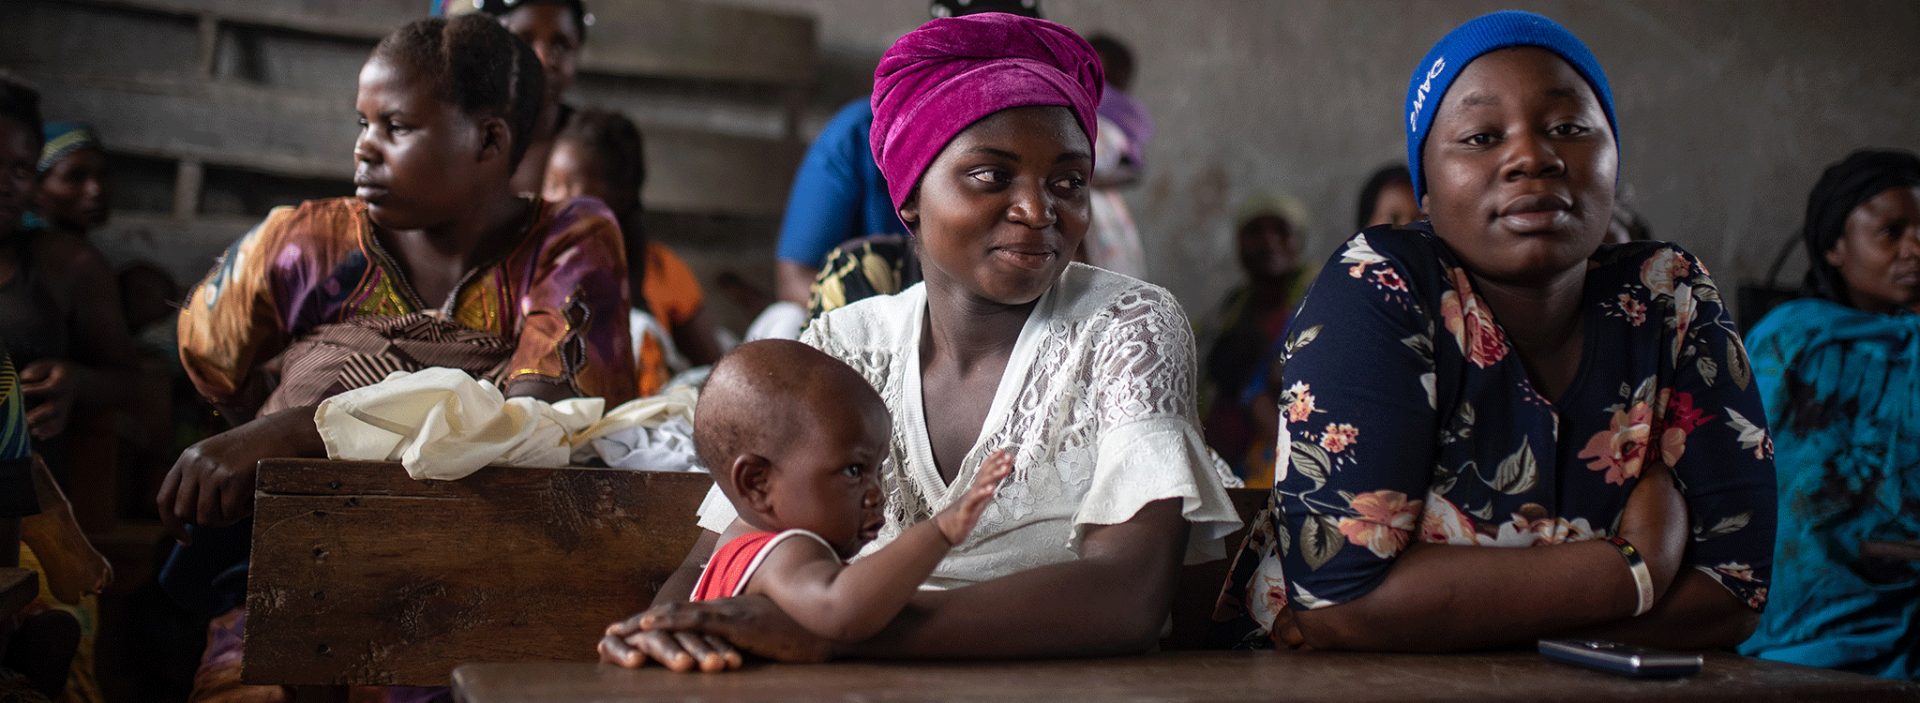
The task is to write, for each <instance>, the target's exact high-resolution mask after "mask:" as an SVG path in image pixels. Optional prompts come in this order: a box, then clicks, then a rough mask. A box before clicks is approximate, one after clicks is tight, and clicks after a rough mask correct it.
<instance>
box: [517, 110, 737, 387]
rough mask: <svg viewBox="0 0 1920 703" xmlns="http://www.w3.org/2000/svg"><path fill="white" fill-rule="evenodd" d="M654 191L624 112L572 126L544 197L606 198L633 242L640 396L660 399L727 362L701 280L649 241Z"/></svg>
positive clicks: (630, 270) (629, 247)
mask: <svg viewBox="0 0 1920 703" xmlns="http://www.w3.org/2000/svg"><path fill="white" fill-rule="evenodd" d="M646 184H647V163H646V142H645V140H644V138H643V137H642V136H641V134H640V129H639V128H638V127H636V126H634V124H633V122H632V121H631V120H628V119H627V118H626V117H625V116H623V115H621V114H620V113H617V112H609V111H606V110H596V109H589V110H583V111H581V112H579V113H577V114H575V115H574V116H573V119H572V120H570V121H568V123H567V128H566V129H564V130H561V132H560V136H559V138H558V139H557V140H556V141H555V142H554V145H553V155H552V156H551V157H549V158H548V159H547V175H546V185H545V191H544V195H545V197H546V199H548V200H551V201H554V202H565V201H566V200H568V199H570V198H576V197H580V196H587V197H593V198H599V199H600V200H601V202H604V203H606V204H607V207H608V208H611V209H612V210H613V215H614V217H616V218H618V219H619V220H620V232H621V234H622V235H624V237H625V239H626V252H627V290H628V292H630V293H631V294H632V296H633V314H632V316H631V319H630V320H629V328H630V329H629V331H630V332H631V333H632V334H633V338H634V348H635V350H636V352H635V360H636V361H637V363H638V366H637V371H638V373H637V374H636V375H637V376H638V377H639V380H640V386H639V391H640V395H653V394H654V393H656V392H658V391H659V390H660V387H661V386H664V385H666V382H667V380H668V379H669V378H671V377H672V375H673V374H675V373H678V372H681V371H685V370H687V369H688V368H691V367H694V366H706V365H708V364H711V363H713V362H715V361H718V360H719V359H720V340H719V338H718V337H717V336H715V333H714V327H713V322H712V321H710V320H709V319H708V318H707V311H706V305H705V300H704V296H703V294H702V292H701V290H700V279H699V278H697V277H695V276H694V275H693V269H691V268H688V267H687V262H685V261H682V260H681V259H680V255H678V254H675V253H673V249H671V248H668V247H667V245H665V244H662V243H660V242H657V241H654V240H653V239H652V238H651V237H648V236H647V231H646V227H645V224H644V223H642V222H641V220H640V216H641V215H642V214H643V213H644V211H645V207H643V206H642V204H641V201H640V189H641V188H642V187H644V186H645V185H646Z"/></svg>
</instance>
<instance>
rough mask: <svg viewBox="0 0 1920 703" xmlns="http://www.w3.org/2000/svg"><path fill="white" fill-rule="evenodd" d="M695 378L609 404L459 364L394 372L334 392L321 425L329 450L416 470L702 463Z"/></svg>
mask: <svg viewBox="0 0 1920 703" xmlns="http://www.w3.org/2000/svg"><path fill="white" fill-rule="evenodd" d="M696 397H697V392H696V391H695V390H694V389H693V388H692V387H690V386H679V387H675V388H671V389H668V390H667V391H666V392H664V393H661V394H660V395H655V396H650V397H647V398H640V399H637V400H634V401H631V402H628V403H626V404H623V405H621V406H620V407H617V408H614V409H613V411H612V412H603V410H604V409H605V403H606V401H604V400H602V399H600V398H570V399H567V400H562V401H560V402H557V403H547V402H545V401H541V400H536V399H533V398H507V397H505V396H503V395H502V394H501V392H500V389H499V388H497V387H495V386H494V385H493V384H492V383H488V382H486V381H479V380H475V379H474V378H473V377H471V376H468V375H467V374H466V373H464V372H462V371H459V370H457V369H447V368H430V369H425V370H422V371H419V372H416V373H407V372H404V371H402V372H395V373H394V374H393V375H391V376H388V377H387V378H386V380H384V381H381V382H379V383H376V384H373V385H371V386H365V387H362V388H357V389H354V390H351V391H347V392H345V393H341V394H339V395H336V396H333V397H332V398H328V399H327V400H325V401H322V402H321V403H320V406H319V408H318V409H317V410H315V411H314V416H313V419H314V425H315V426H316V428H317V429H318V430H319V432H320V439H321V440H322V441H324V442H325V443H326V447H327V457H328V458H330V459H352V460H363V461H398V462H400V463H401V464H402V465H403V466H405V467H406V469H407V474H408V475H409V476H412V477H413V478H416V479H442V480H452V479H458V478H462V477H464V476H466V475H468V474H471V473H473V472H474V471H476V470H478V469H479V468H480V467H482V466H486V465H488V464H502V465H507V466H535V467H560V466H568V465H572V464H579V463H584V462H586V461H588V460H590V459H592V458H594V457H595V456H598V457H600V458H601V460H603V461H606V462H607V464H608V465H609V466H614V467H618V468H638V469H653V470H668V471H684V470H689V469H693V470H697V464H696V462H695V461H694V458H693V439H692V434H693V433H692V417H693V404H694V400H695V399H696Z"/></svg>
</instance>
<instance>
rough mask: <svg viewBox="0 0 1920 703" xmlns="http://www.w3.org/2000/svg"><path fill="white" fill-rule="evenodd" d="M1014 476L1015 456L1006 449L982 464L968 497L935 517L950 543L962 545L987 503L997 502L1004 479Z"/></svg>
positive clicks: (963, 497)
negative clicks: (995, 498) (994, 495)
mask: <svg viewBox="0 0 1920 703" xmlns="http://www.w3.org/2000/svg"><path fill="white" fill-rule="evenodd" d="M1012 473H1013V454H1012V453H1011V452H1008V451H1007V450H1005V449H1002V450H999V451H996V452H994V453H993V455H992V456H989V457H987V460H986V461H984V462H981V464H980V472H979V473H978V474H976V475H975V476H974V477H973V485H971V486H968V487H967V493H966V495H963V496H960V500H958V501H956V502H954V504H953V505H950V506H948V507H947V509H946V510H942V511H940V513H939V514H938V515H934V516H933V522H934V524H935V525H938V526H939V527H940V534H941V536H943V537H946V538H947V544H950V545H955V546H958V545H959V544H960V543H961V542H963V541H965V540H966V539H967V535H968V534H969V533H971V532H973V525H974V523H977V522H979V521H980V514H981V513H983V512H986V510H987V504H988V503H991V502H993V492H994V490H996V489H998V488H999V487H1000V480H1001V479H1004V478H1006V477H1007V476H1008V475H1010V474H1012Z"/></svg>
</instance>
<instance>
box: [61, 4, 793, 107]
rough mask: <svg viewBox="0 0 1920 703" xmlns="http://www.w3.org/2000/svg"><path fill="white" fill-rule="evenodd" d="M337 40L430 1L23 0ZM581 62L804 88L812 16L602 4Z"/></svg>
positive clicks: (372, 35)
mask: <svg viewBox="0 0 1920 703" xmlns="http://www.w3.org/2000/svg"><path fill="white" fill-rule="evenodd" d="M25 1H26V2H32V3H40V4H64V5H70V6H81V7H88V8H94V9H102V10H112V11H121V12H131V13H139V14H145V15H152V16H157V17H159V18H173V19H176V20H192V21H194V22H196V23H205V24H211V25H213V26H214V27H216V28H217V27H218V26H220V25H233V26H238V27H243V28H259V29H269V30H279V31H286V32H294V33H299V34H307V35H312V36H317V37H331V38H336V39H342V40H348V41H353V42H358V43H363V44H365V45H366V46H368V47H371V46H372V45H373V43H374V42H377V41H379V40H380V38H381V37H383V36H386V35H387V33H389V32H391V31H393V30H394V29H395V28H398V27H399V26H401V25H403V24H406V23H407V22H410V21H412V20H415V19H419V18H421V17H423V16H425V13H426V11H427V5H428V3H427V2H426V0H352V1H351V2H341V1H340V0H25ZM592 12H593V15H594V18H595V24H594V26H593V27H592V28H591V29H589V30H588V34H587V37H588V41H587V45H586V48H585V51H584V52H583V53H582V54H581V62H580V68H581V70H582V71H585V72H589V73H600V74H609V75H620V76H630V77H664V78H673V79H680V80H718V81H742V82H752V83H770V84H778V85H788V86H806V85H810V84H811V83H812V82H813V77H814V71H815V66H816V60H817V59H816V51H815V48H814V47H815V44H816V42H817V39H816V34H817V30H816V28H815V20H814V18H813V17H811V16H809V15H801V14H791V13H783V12H774V11H768V10H762V9H757V8H749V7H734V6H727V5H716V4H707V3H692V2H686V1H685V0H595V2H594V3H593V4H592Z"/></svg>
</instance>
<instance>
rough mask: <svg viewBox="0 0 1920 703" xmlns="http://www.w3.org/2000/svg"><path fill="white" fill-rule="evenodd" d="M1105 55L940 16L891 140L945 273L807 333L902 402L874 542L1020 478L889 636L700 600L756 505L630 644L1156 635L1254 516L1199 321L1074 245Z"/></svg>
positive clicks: (1076, 43) (899, 194)
mask: <svg viewBox="0 0 1920 703" xmlns="http://www.w3.org/2000/svg"><path fill="white" fill-rule="evenodd" d="M1100 85H1101V77H1100V67H1099V63H1098V60H1097V59H1096V58H1095V56H1094V53H1093V50H1092V48H1091V47H1089V46H1088V45H1087V42H1086V41H1085V40H1083V39H1081V38H1080V37H1079V36H1078V35H1076V34H1074V33H1073V32H1072V30H1069V29H1067V28H1065V27H1062V26H1060V25H1058V24H1054V23H1052V22H1047V21H1044V20H1036V19H1029V18H1021V17H1015V16H1012V15H1006V14H984V15H973V16H968V17H961V18H950V19H940V20H934V21H933V22H929V23H927V24H926V25H924V26H922V27H921V28H920V29H918V30H915V31H914V32H912V33H909V34H907V35H906V36H904V37H901V39H900V40H899V41H898V42H896V43H895V44H894V45H893V48H891V49H890V50H888V51H887V54H886V56H885V57H883V58H882V59H881V61H880V66H879V68H878V69H876V70H875V72H874V94H873V111H874V123H873V130H872V137H871V138H872V145H873V153H874V156H875V160H876V162H877V163H878V164H879V166H880V170H881V173H882V174H883V175H884V176H885V177H886V180H887V183H888V184H889V194H890V195H891V196H892V200H893V203H894V205H895V206H896V207H897V211H898V213H899V215H900V219H901V221H902V222H904V223H905V224H906V225H907V228H908V230H909V231H910V232H911V233H912V234H913V236H914V246H915V249H916V250H917V252H918V254H919V256H920V260H921V267H922V268H923V270H924V273H925V277H926V278H925V281H924V282H923V283H921V284H919V285H916V286H913V287H911V288H908V289H907V290H904V291H902V292H900V293H899V294H897V295H892V296H881V297H876V298H869V299H866V300H862V301H859V302H857V303H854V304H852V305H849V306H847V307H844V308H840V309H838V310H834V311H832V312H829V313H827V314H826V315H823V316H822V317H821V318H820V319H818V320H816V321H815V322H814V323H813V324H812V325H811V326H810V327H809V328H808V329H807V332H806V334H805V336H804V337H803V338H802V341H805V342H806V343H808V344H812V345H814V346H816V347H818V348H820V349H821V350H823V351H825V352H827V353H828V354H831V355H833V356H835V357H837V358H839V359H841V360H842V361H845V362H847V363H848V364H849V365H851V366H853V367H854V368H855V369H857V370H859V371H860V372H861V373H862V374H863V375H865V376H866V378H867V380H868V381H870V382H872V383H873V385H874V387H875V388H876V389H878V390H879V391H880V395H881V397H882V398H884V399H885V400H886V403H887V407H888V410H889V411H890V412H891V413H892V415H893V441H892V449H891V450H890V452H889V455H888V456H887V458H886V459H885V461H883V462H882V463H881V465H880V466H879V467H877V469H878V471H880V472H881V475H882V479H881V481H882V483H883V484H884V485H885V487H886V506H885V509H884V514H885V522H884V524H883V526H882V527H881V528H880V529H879V530H878V533H877V539H875V540H874V542H873V543H872V544H869V545H868V546H867V550H868V551H871V550H872V549H874V548H876V547H877V546H879V545H883V544H885V543H887V542H888V541H889V540H891V539H892V538H893V537H895V536H896V535H898V534H900V532H901V530H902V529H903V528H905V527H907V526H910V525H912V524H914V523H916V522H919V521H922V520H926V519H928V518H929V517H931V516H932V515H933V514H934V513H935V512H938V511H939V510H940V509H942V508H943V507H945V506H946V505H947V504H948V503H949V502H950V501H951V500H953V499H957V498H958V497H959V496H960V494H962V493H964V491H963V490H960V489H958V488H954V487H965V486H966V485H968V484H969V482H970V481H971V480H972V478H973V476H974V474H975V473H976V472H977V471H978V470H979V468H980V465H981V462H982V460H983V459H985V458H986V457H987V456H988V455H989V454H992V453H993V452H994V451H995V450H998V449H1003V448H1004V449H1007V450H1010V451H1011V452H1013V454H1014V457H1015V459H1014V473H1013V475H1012V476H1011V477H1009V478H1008V479H1007V480H1006V481H1005V483H1003V484H1002V485H1001V487H1000V492H999V496H998V497H997V498H996V499H995V501H994V503H993V505H991V506H989V507H988V508H987V511H986V513H985V514H984V515H983V516H982V517H981V520H980V523H979V526H978V527H977V528H976V529H975V530H974V532H973V534H972V535H971V536H970V537H969V538H968V539H967V540H966V541H965V542H963V543H961V544H959V545H958V546H956V547H955V548H954V549H953V551H952V552H951V553H950V554H949V556H948V557H947V558H946V560H945V561H943V562H941V564H940V566H939V568H937V569H936V570H935V571H934V573H933V576H932V577H931V578H930V579H929V580H928V581H927V583H926V585H925V587H924V590H922V591H921V593H920V595H919V596H917V597H916V598H915V599H914V601H913V603H912V604H911V605H909V606H908V608H907V610H906V612H905V613H903V614H902V615H901V616H900V617H898V618H896V619H895V620H894V622H893V623H892V625H890V626H889V627H888V628H887V629H886V630H885V631H883V632H882V633H881V634H880V635H878V636H876V637H874V638H873V639H870V640H868V641H867V642H865V643H862V644H860V645H857V646H855V647H852V648H849V651H833V650H832V649H831V648H829V647H827V646H826V645H825V644H824V643H822V642H820V641H818V640H817V639H816V638H813V637H811V636H810V635H807V634H805V632H804V631H803V630H800V629H799V628H798V627H797V626H796V625H795V624H794V623H793V621H792V619H791V618H789V617H787V616H786V614H785V613H782V612H780V611H779V609H778V608H776V607H774V606H773V605H772V603H771V602H770V601H767V600H766V599H765V598H761V597H751V596H750V597H744V598H736V599H730V600H721V601H709V602H703V603H685V602H683V601H685V599H686V597H687V594H688V592H689V591H690V590H691V586H692V584H693V582H694V580H695V579H696V578H697V576H698V574H699V570H700V566H701V564H702V563H703V562H704V561H705V560H706V558H707V556H708V554H709V553H710V552H711V551H712V549H713V544H714V541H715V538H716V535H717V533H719V532H722V531H724V530H726V529H727V528H728V527H729V525H730V524H731V523H732V522H733V521H734V519H735V516H734V514H733V511H732V510H731V506H729V505H728V503H727V501H725V500H724V499H721V500H713V499H711V497H710V499H709V500H708V501H707V505H706V506H703V509H702V512H701V519H700V525H701V526H702V527H704V528H706V530H707V532H706V533H704V534H703V535H702V538H701V540H700V541H699V543H698V544H697V545H696V546H695V547H694V550H693V552H692V553H691V554H689V555H688V557H687V561H686V564H685V565H684V566H683V567H682V569H681V570H680V572H679V573H678V574H676V575H675V577H674V578H672V579H670V580H669V581H668V582H667V584H666V585H665V586H664V587H663V588H662V589H661V590H660V595H659V596H658V597H657V598H656V599H655V604H656V608H655V609H654V610H650V611H648V612H646V613H642V614H641V615H638V616H635V617H634V618H631V619H629V620H627V621H625V622H623V623H619V624H617V625H615V626H613V627H611V628H609V630H608V636H607V637H606V639H604V640H603V641H602V642H601V651H602V657H603V659H604V660H606V661H609V662H613V663H618V664H621V665H625V666H639V665H641V664H642V663H643V662H645V661H646V660H648V659H653V660H655V661H658V662H660V663H663V664H666V665H668V666H670V667H672V668H674V669H678V670H687V669H691V668H694V667H695V666H699V667H700V668H703V669H714V668H723V667H726V666H729V665H737V662H738V657H737V656H732V655H733V651H732V647H734V646H737V647H739V648H741V649H744V650H746V651H749V652H753V653H757V654H761V655H765V656H770V657H773V658H777V659H787V660H809V659H811V660H819V659H825V658H830V657H833V656H872V657H902V658H971V657H1037V656H1070V655H1093V654H1115V653H1123V652H1141V651H1146V650H1147V649H1149V648H1151V647H1152V646H1153V645H1154V643H1155V642H1156V640H1157V639H1158V637H1159V634H1160V629H1161V626H1162V625H1163V624H1164V623H1165V621H1166V618H1167V612H1168V604H1169V601H1170V599H1171V597H1172V595H1173V591H1174V584H1175V572H1176V570H1177V569H1178V568H1179V566H1180V564H1181V562H1182V560H1183V559H1186V558H1193V559H1196V560H1197V559H1201V558H1208V557H1218V556H1219V555H1220V554H1221V545H1220V540H1221V537H1223V536H1224V535H1225V534H1227V533H1228V532H1230V531H1231V530H1232V529H1234V528H1235V527H1237V526H1238V523H1239V521H1238V519H1237V518H1236V517H1235V514H1234V511H1233V507H1232V506H1231V505H1230V504H1229V503H1228V502H1227V496H1226V491H1225V490H1224V488H1223V484H1224V479H1223V478H1222V475H1221V473H1220V471H1222V469H1216V464H1215V462H1214V460H1213V459H1212V457H1211V455H1210V454H1209V453H1208V452H1207V451H1206V445H1205V444H1204V443H1203V442H1202V441H1201V438H1200V433H1199V431H1198V430H1197V424H1196V423H1195V420H1194V395H1193V394H1194V351H1193V338H1192V334H1191V332H1190V328H1189V326H1188V323H1187V318H1186V315H1185V313H1183V312H1182V311H1181V310H1180V306H1179V305H1178V304H1177V303H1176V302H1175V301H1174V299H1173V296H1172V295H1171V294H1169V293H1168V292H1167V291H1165V290H1163V289H1161V288H1158V287H1155V286H1152V285H1148V284H1145V283H1141V282H1140V281H1137V280H1134V279H1131V278H1127V277H1124V276H1120V275H1117V274H1112V273H1108V272H1106V271H1102V270H1100V269H1096V268H1092V267H1088V266H1083V265H1079V264H1072V263H1070V260H1071V258H1072V255H1073V252H1074V250H1075V248H1076V247H1078V246H1079V244H1080V240H1081V239H1082V237H1084V236H1085V234H1086V231H1087V218H1088V208H1089V205H1088V201H1089V195H1088V190H1087V180H1088V178H1089V177H1090V176H1091V175H1092V173H1093V161H1094V154H1093V148H1092V144H1093V143H1094V134H1095V128H1094V123H1095V119H1096V117H1095V114H1094V107H1095V105H1096V104H1098V102H1099V97H1100Z"/></svg>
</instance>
